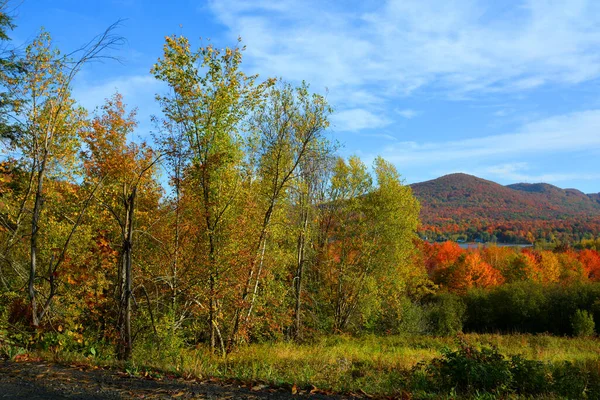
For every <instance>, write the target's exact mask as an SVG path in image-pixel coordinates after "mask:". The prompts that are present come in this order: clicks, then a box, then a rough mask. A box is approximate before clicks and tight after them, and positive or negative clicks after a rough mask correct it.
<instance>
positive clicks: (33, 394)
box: [0, 361, 344, 400]
mask: <svg viewBox="0 0 600 400" xmlns="http://www.w3.org/2000/svg"><path fill="white" fill-rule="evenodd" d="M294 391H295V390H294ZM298 397H304V398H310V399H325V398H338V399H341V398H344V397H341V396H333V397H331V396H325V395H322V394H310V393H309V392H308V391H304V392H303V391H299V392H298V393H297V394H296V395H292V390H291V389H290V388H278V389H275V388H269V387H267V386H265V385H255V386H254V387H244V386H242V385H240V384H239V383H224V382H221V383H214V382H210V381H207V382H197V381H186V380H183V379H177V378H161V379H145V378H140V377H131V376H129V375H128V374H125V373H122V372H118V371H114V370H108V369H100V368H94V367H89V366H79V365H71V366H65V365H59V364H54V363H50V362H45V361H39V362H34V361H27V362H10V361H0V399H29V400H38V399H50V400H58V399H91V400H99V399H291V398H298Z"/></svg>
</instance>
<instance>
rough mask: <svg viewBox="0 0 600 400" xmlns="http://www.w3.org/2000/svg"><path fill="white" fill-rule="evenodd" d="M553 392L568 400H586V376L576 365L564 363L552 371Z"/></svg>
mask: <svg viewBox="0 0 600 400" xmlns="http://www.w3.org/2000/svg"><path fill="white" fill-rule="evenodd" d="M552 378H553V380H554V384H553V389H554V392H555V393H557V394H559V395H561V396H565V397H566V398H569V399H583V398H586V397H587V396H586V394H585V392H586V387H587V383H588V379H587V374H586V373H585V371H583V370H582V369H581V368H579V367H577V365H575V364H573V363H570V362H564V363H561V364H559V365H557V366H556V367H555V368H554V370H553V371H552Z"/></svg>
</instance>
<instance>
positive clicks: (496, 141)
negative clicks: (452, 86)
mask: <svg viewBox="0 0 600 400" xmlns="http://www.w3.org/2000/svg"><path fill="white" fill-rule="evenodd" d="M598 127H600V110H589V111H583V112H575V113H570V114H566V115H560V116H555V117H550V118H545V119H540V120H537V121H533V122H529V123H526V124H524V125H523V126H522V127H521V128H519V129H518V130H517V131H516V132H513V133H506V134H501V135H492V136H484V137H476V138H469V139H464V140H456V141H443V142H431V143H428V142H424V143H418V142H399V143H395V144H393V145H389V146H387V147H385V148H384V150H383V155H384V156H385V157H386V158H387V159H389V160H391V161H393V162H397V163H404V164H405V163H411V164H416V165H429V164H433V163H440V162H447V161H457V160H464V161H470V162H476V161H478V160H479V161H481V160H489V159H491V158H494V157H496V158H502V157H514V156H516V155H524V154H527V155H536V154H545V155H547V154H552V153H560V152H565V151H588V150H593V149H596V150H600V135H599V134H598Z"/></svg>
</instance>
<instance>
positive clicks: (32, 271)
mask: <svg viewBox="0 0 600 400" xmlns="http://www.w3.org/2000/svg"><path fill="white" fill-rule="evenodd" d="M45 172H46V156H44V158H43V160H42V163H41V165H40V168H39V170H38V177H37V186H36V190H35V203H34V206H33V214H32V216H31V241H30V265H29V287H28V292H29V301H30V302H31V323H32V325H33V326H34V327H35V328H37V327H38V326H39V324H40V321H39V318H38V312H37V302H36V298H35V279H36V274H37V251H38V246H37V240H38V233H39V229H40V228H39V222H40V217H41V214H42V207H43V205H44V197H43V190H44V174H45Z"/></svg>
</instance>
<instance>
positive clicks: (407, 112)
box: [395, 108, 419, 119]
mask: <svg viewBox="0 0 600 400" xmlns="http://www.w3.org/2000/svg"><path fill="white" fill-rule="evenodd" d="M395 111H396V114H398V115H400V116H401V117H402V118H406V119H412V118H414V117H416V116H417V115H419V112H418V111H415V110H411V109H410V108H407V109H404V110H395Z"/></svg>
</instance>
